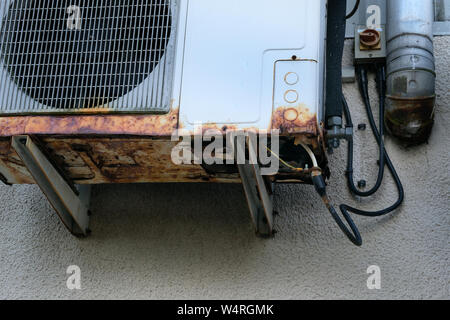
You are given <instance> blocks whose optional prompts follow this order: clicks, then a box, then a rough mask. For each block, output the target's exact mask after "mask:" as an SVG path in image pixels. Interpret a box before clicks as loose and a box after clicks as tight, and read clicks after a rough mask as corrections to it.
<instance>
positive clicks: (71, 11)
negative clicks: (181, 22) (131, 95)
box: [1, 0, 172, 108]
mask: <svg viewBox="0 0 450 320" xmlns="http://www.w3.org/2000/svg"><path fill="white" fill-rule="evenodd" d="M171 22H172V21H171V12H170V5H167V4H166V1H164V0H147V1H146V0H127V1H122V0H120V1H117V0H116V1H112V0H109V1H108V0H97V1H83V0H70V1H61V0H58V1H42V0H21V1H14V2H12V3H11V5H10V7H9V10H8V12H7V14H6V16H5V17H3V23H2V38H1V55H2V60H3V63H4V65H5V67H6V69H7V70H8V72H9V73H10V75H11V77H12V79H13V80H14V82H15V83H16V84H17V85H18V86H19V88H20V89H21V90H23V91H24V92H25V93H26V94H27V95H29V96H30V97H32V98H33V99H35V100H37V101H39V102H40V103H42V104H44V105H47V106H50V107H53V108H93V107H98V106H101V105H104V104H106V103H108V102H111V101H112V100H115V99H117V98H118V97H120V96H123V95H125V94H127V93H128V92H130V91H131V90H133V89H134V88H135V87H136V86H137V85H139V84H140V83H142V82H143V81H144V79H145V78H147V77H148V76H149V75H150V73H151V72H152V71H153V70H154V68H155V67H156V66H157V65H158V62H159V61H160V59H161V58H162V56H163V54H164V51H165V49H166V46H167V44H168V40H169V38H170V33H171Z"/></svg>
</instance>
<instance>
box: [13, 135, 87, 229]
mask: <svg viewBox="0 0 450 320" xmlns="http://www.w3.org/2000/svg"><path fill="white" fill-rule="evenodd" d="M12 146H13V148H14V149H15V150H16V152H17V154H18V155H19V157H20V158H21V159H22V161H23V163H24V164H25V166H26V167H27V169H28V170H29V171H30V173H31V175H32V176H33V178H34V180H35V181H36V183H37V184H38V185H39V187H40V188H41V190H42V192H43V193H44V194H45V196H46V197H47V199H48V201H49V202H50V204H51V205H52V206H53V208H54V209H55V211H56V213H57V214H58V216H59V217H60V219H61V221H62V222H63V223H64V225H65V226H66V228H67V229H68V230H69V231H70V232H71V233H72V234H73V235H75V236H87V235H88V234H89V233H90V231H89V209H88V206H89V204H88V201H89V198H90V187H89V186H79V187H78V188H77V190H76V191H75V190H74V189H73V188H72V187H71V186H70V185H69V184H68V183H67V181H66V180H65V179H64V178H63V177H62V176H61V175H60V174H59V172H58V171H57V170H56V169H55V168H54V167H53V165H52V164H51V162H50V161H49V160H48V159H47V158H46V157H45V155H44V154H43V153H42V151H41V150H39V148H38V146H37V145H36V144H35V143H34V142H33V141H32V139H31V138H30V137H29V136H16V137H13V138H12Z"/></svg>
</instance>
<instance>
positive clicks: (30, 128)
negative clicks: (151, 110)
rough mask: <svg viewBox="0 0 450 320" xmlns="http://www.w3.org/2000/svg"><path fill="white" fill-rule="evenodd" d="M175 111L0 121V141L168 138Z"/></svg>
mask: <svg viewBox="0 0 450 320" xmlns="http://www.w3.org/2000/svg"><path fill="white" fill-rule="evenodd" d="M178 116H179V109H173V110H172V111H171V112H170V113H168V114H164V115H65V116H50V115H48V116H42V115H41V116H14V117H0V137H1V136H3V137H10V136H15V135H23V134H40V135H65V134H71V135H80V134H96V135H107V134H115V135H137V136H170V135H171V134H172V132H173V131H174V130H176V129H177V128H178Z"/></svg>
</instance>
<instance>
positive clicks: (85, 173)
mask: <svg viewBox="0 0 450 320" xmlns="http://www.w3.org/2000/svg"><path fill="white" fill-rule="evenodd" d="M325 16H326V1H325V0H321V1H311V0H278V1H273V0H246V1H242V0H214V1H211V0H129V1H119V0H90V1H87V0H86V1H84V0H58V1H50V0H9V1H8V0H2V1H1V2H0V27H1V34H0V178H1V180H2V181H3V182H4V183H6V184H33V183H36V184H38V185H39V186H40V188H41V189H42V191H43V192H44V193H45V195H46V196H47V198H48V199H49V201H50V203H51V204H52V206H53V207H54V208H55V210H56V212H57V213H58V215H59V216H60V218H61V219H62V221H63V222H64V224H65V226H66V227H67V228H68V229H69V230H70V231H71V232H72V233H74V234H76V235H86V234H88V233H89V228H88V223H89V209H88V196H89V192H88V191H89V189H88V188H87V186H89V185H92V184H109V183H150V182H220V183H223V182H230V183H243V185H244V190H245V194H246V197H247V200H248V202H249V207H250V211H251V216H252V218H253V222H254V223H255V226H256V229H257V232H258V233H259V234H260V235H262V236H269V235H271V234H272V232H273V216H272V211H273V208H272V202H271V197H272V190H271V185H272V183H274V182H279V183H311V178H310V171H308V168H312V167H313V165H314V164H313V163H311V160H310V155H308V153H307V152H306V151H305V149H304V148H301V147H299V144H302V145H306V146H308V147H309V148H310V149H311V150H312V152H313V153H314V154H315V157H316V158H317V159H318V165H319V166H320V167H321V169H322V172H324V173H327V160H326V156H325V152H324V140H323V124H322V123H323V120H324V111H323V82H324V79H323V75H324V57H325V53H324V47H325V32H326V30H325V29H326V25H325V21H326V19H325ZM199 125H202V126H203V127H204V128H214V129H217V130H219V131H220V132H222V133H223V134H226V133H227V132H229V131H236V130H244V131H245V130H252V131H256V132H257V133H263V132H264V133H266V132H268V131H269V132H270V130H279V132H280V134H281V138H280V152H279V153H280V154H279V156H280V157H282V159H285V160H286V161H288V162H289V163H290V164H292V166H297V167H301V168H306V170H304V171H302V172H300V171H298V172H293V171H289V170H285V169H284V168H283V167H282V168H280V170H279V171H278V172H277V173H276V174H273V175H270V176H262V175H261V174H260V169H261V168H260V166H259V165H255V164H250V163H247V164H243V165H242V164H239V165H233V164H228V165H227V164H225V165H207V164H205V163H202V164H185V165H176V164H174V163H173V162H172V161H171V152H172V149H173V147H174V146H175V145H176V144H177V143H178V142H176V141H172V134H173V132H174V131H175V130H177V129H183V132H185V133H186V132H187V133H188V134H190V135H195V134H197V133H198V131H197V130H198V128H199Z"/></svg>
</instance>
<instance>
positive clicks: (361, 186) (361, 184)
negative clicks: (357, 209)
mask: <svg viewBox="0 0 450 320" xmlns="http://www.w3.org/2000/svg"><path fill="white" fill-rule="evenodd" d="M366 186H367V182H366V180H360V181H358V188H360V189H364V188H365V187H366Z"/></svg>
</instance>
